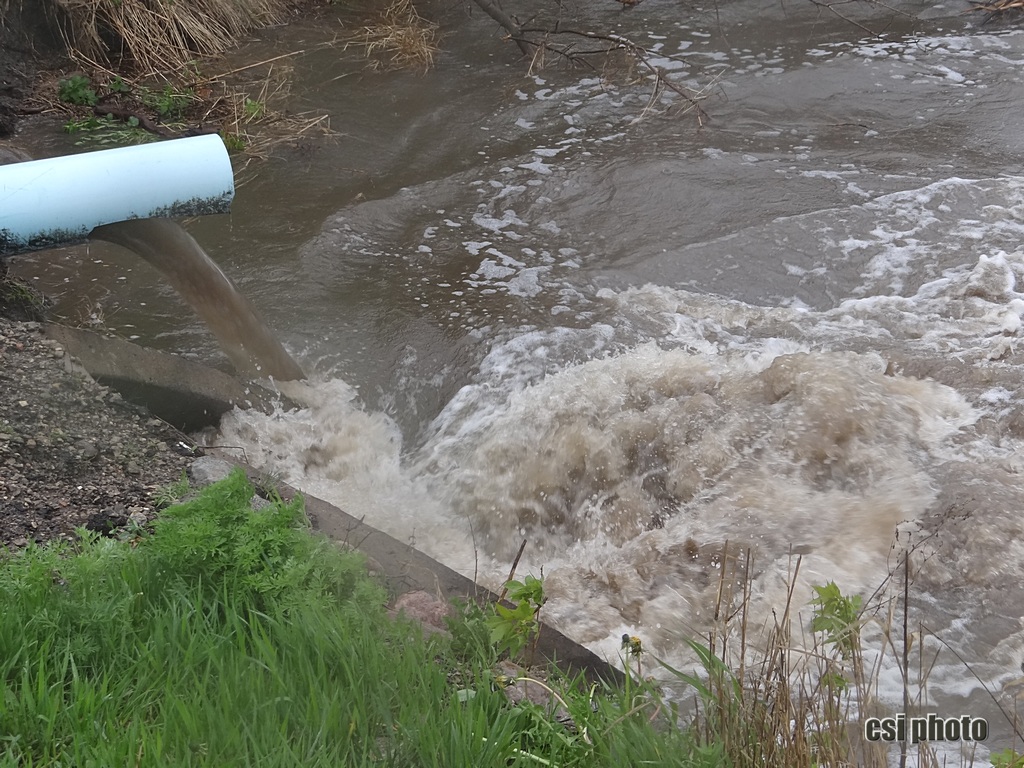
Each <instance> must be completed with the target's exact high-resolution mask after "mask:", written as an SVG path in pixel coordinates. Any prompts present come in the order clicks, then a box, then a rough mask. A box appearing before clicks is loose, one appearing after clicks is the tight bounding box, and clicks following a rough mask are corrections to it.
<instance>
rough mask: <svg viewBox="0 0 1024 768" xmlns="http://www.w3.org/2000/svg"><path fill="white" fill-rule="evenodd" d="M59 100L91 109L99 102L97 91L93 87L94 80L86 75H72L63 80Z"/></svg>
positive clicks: (59, 88)
mask: <svg viewBox="0 0 1024 768" xmlns="http://www.w3.org/2000/svg"><path fill="white" fill-rule="evenodd" d="M57 98H59V99H60V100H61V101H62V102H64V103H65V104H74V105H76V106H85V107H91V106H92V105H94V104H95V103H96V102H97V100H98V97H97V96H96V89H95V88H93V87H92V80H90V79H89V78H88V77H86V76H85V75H72V76H71V77H69V78H66V79H64V80H61V81H60V86H59V87H58V89H57Z"/></svg>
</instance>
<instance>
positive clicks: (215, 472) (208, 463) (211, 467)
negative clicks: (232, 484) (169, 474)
mask: <svg viewBox="0 0 1024 768" xmlns="http://www.w3.org/2000/svg"><path fill="white" fill-rule="evenodd" d="M232 469H234V465H233V464H230V463H228V462H226V461H224V460H223V459H216V458H214V457H213V456H202V457H200V458H198V459H196V460H195V461H193V462H192V466H190V467H189V468H188V478H189V480H190V481H191V482H192V484H193V485H195V486H197V487H199V488H203V487H205V486H207V485H210V484H212V483H216V482H218V481H220V480H223V479H224V478H226V477H227V476H228V475H230V474H231V470H232Z"/></svg>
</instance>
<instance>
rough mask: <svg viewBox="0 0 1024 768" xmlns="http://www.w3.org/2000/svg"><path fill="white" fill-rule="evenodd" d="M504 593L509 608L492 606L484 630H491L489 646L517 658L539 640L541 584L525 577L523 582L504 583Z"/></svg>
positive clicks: (541, 602)
mask: <svg viewBox="0 0 1024 768" xmlns="http://www.w3.org/2000/svg"><path fill="white" fill-rule="evenodd" d="M505 591H506V595H507V597H508V600H509V602H511V603H512V604H513V607H512V608H509V607H507V606H505V605H502V604H501V603H500V602H498V603H495V604H494V614H493V615H492V616H489V617H488V618H487V626H488V627H489V628H490V630H491V642H492V643H494V645H495V646H496V647H497V648H498V651H499V652H507V653H508V654H509V656H518V655H519V654H520V653H521V652H522V651H523V649H524V648H526V646H527V645H528V644H529V643H530V642H531V641H533V642H534V643H536V640H537V638H538V637H539V636H540V621H539V620H538V615H539V614H540V609H541V606H543V605H544V601H545V597H544V583H543V582H542V581H541V580H540V579H538V578H536V577H534V576H527V577H526V578H525V579H524V580H523V581H516V580H514V579H513V580H511V581H509V582H507V583H506V584H505Z"/></svg>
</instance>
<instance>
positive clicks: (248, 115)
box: [243, 97, 267, 122]
mask: <svg viewBox="0 0 1024 768" xmlns="http://www.w3.org/2000/svg"><path fill="white" fill-rule="evenodd" d="M243 108H244V110H245V119H246V121H247V122H248V121H251V120H258V119H259V118H261V117H263V116H264V115H265V114H266V113H267V105H266V104H264V103H263V102H262V101H256V100H255V99H250V98H248V97H246V99H245V101H244V102H243Z"/></svg>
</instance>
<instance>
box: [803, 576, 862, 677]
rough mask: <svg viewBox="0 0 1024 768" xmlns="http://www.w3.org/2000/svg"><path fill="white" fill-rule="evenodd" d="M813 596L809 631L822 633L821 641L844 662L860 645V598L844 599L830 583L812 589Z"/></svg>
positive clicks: (837, 588) (857, 596)
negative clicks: (822, 639) (825, 641)
mask: <svg viewBox="0 0 1024 768" xmlns="http://www.w3.org/2000/svg"><path fill="white" fill-rule="evenodd" d="M814 591H815V593H816V594H817V597H815V598H814V599H813V600H811V605H813V606H814V618H813V619H811V630H812V631H814V632H824V633H825V639H826V640H827V641H828V642H829V643H832V644H833V645H835V646H836V648H838V649H839V652H840V654H842V657H843V658H844V659H845V658H847V657H848V656H849V655H850V654H851V653H853V652H854V650H855V649H856V648H857V645H858V643H859V641H860V609H861V597H860V595H853V596H852V597H847V596H846V595H844V594H843V593H842V592H841V591H840V590H839V587H838V586H837V585H836V583H835V582H834V581H830V582H829V583H828V584H826V585H825V586H823V587H822V586H815V587H814Z"/></svg>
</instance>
